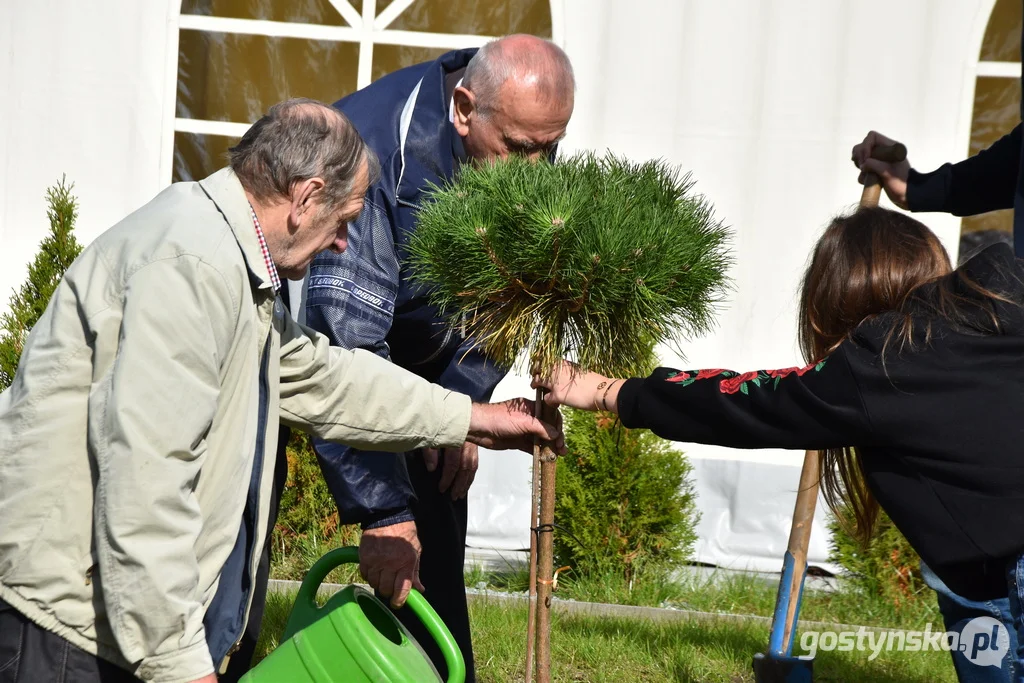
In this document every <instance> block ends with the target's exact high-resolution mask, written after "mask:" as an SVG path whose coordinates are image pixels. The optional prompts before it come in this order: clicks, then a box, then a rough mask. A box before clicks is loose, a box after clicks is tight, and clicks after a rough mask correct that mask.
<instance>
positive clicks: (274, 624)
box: [259, 577, 956, 683]
mask: <svg viewBox="0 0 1024 683" xmlns="http://www.w3.org/2000/svg"><path fill="white" fill-rule="evenodd" d="M474 578H475V577H474ZM684 588H685V586H684ZM766 590H767V593H766V592H765V591H766ZM766 596H770V597H766ZM677 597H679V596H678V595H677ZM689 597H690V600H691V602H692V603H694V604H692V605H690V606H691V607H692V608H695V609H704V610H718V609H720V608H733V609H736V611H745V613H748V614H749V613H754V612H762V613H763V612H764V611H765V610H766V609H767V610H768V611H769V612H770V609H771V605H773V604H774V591H773V589H771V587H766V586H765V585H764V582H762V581H757V580H756V579H748V578H744V577H740V578H738V579H735V580H733V579H729V580H726V581H720V582H718V585H717V586H716V587H714V588H709V587H707V586H705V587H704V590H703V594H702V596H699V597H700V598H701V599H698V596H695V595H690V596H689ZM620 602H621V600H620ZM920 602H921V605H915V606H914V607H913V609H911V610H910V611H909V612H907V613H903V618H902V619H899V620H898V621H895V622H894V621H892V618H893V616H894V615H893V612H892V608H891V607H890V608H886V607H882V606H880V605H876V604H873V603H874V601H872V600H871V599H865V598H864V597H863V596H859V597H857V596H849V595H847V596H844V595H843V594H841V593H840V594H833V595H831V596H828V595H826V594H808V595H807V596H805V600H804V607H803V617H804V618H808V619H818V618H825V619H827V620H829V621H839V619H836V618H835V617H836V615H840V614H841V615H844V616H846V617H849V618H846V619H843V620H842V621H844V622H845V623H852V624H864V623H867V622H868V621H886V622H888V623H884V624H881V625H885V626H890V627H901V628H907V629H917V628H922V627H923V624H924V623H925V621H922V620H930V621H931V622H932V623H933V625H939V624H941V620H940V619H939V618H938V615H937V613H935V614H932V612H935V610H934V608H930V609H929V608H928V605H931V604H933V603H932V601H930V600H921V601H920ZM858 604H859V605H860V611H859V612H858V611H857V606H858ZM290 607H291V596H286V595H282V594H276V593H272V594H271V595H270V596H269V600H268V604H267V611H266V616H265V618H264V624H263V626H264V627H263V639H262V642H261V646H260V648H259V652H266V651H268V650H269V649H272V648H273V647H274V646H276V644H277V639H278V637H279V635H280V633H281V631H282V629H283V628H284V623H285V621H286V619H287V615H288V610H289V609H290ZM751 608H753V609H751ZM470 613H471V618H472V622H473V640H474V648H475V650H476V661H477V674H478V678H479V680H480V681H481V682H482V683H483V682H487V683H506V682H512V681H520V680H522V673H523V662H522V658H523V654H524V653H523V641H524V639H525V631H526V606H525V604H522V603H510V601H507V600H500V599H497V598H491V599H488V598H479V599H476V600H473V601H472V602H471V603H470ZM898 613H902V610H900V611H899V612H898ZM939 628H941V626H939ZM767 642H768V626H767V625H766V624H764V623H733V622H730V623H717V622H716V623H707V622H696V621H673V622H659V623H655V622H651V621H644V620H635V619H628V618H608V617H592V616H575V615H564V614H558V613H555V614H554V615H553V619H552V647H553V653H552V665H553V669H554V680H556V681H559V682H564V683H569V682H573V683H576V682H587V683H590V682H594V683H600V682H603V681H607V682H608V683H612V682H614V683H620V682H625V681H630V682H632V681H637V682H646V681H651V682H655V681H656V682H658V683H663V682H665V681H685V682H689V681H693V682H699V683H715V682H718V681H722V682H725V683H745V682H748V681H753V674H752V672H751V658H752V657H753V654H754V653H755V652H759V651H762V650H764V648H765V646H766V644H767ZM868 657H869V653H867V652H836V651H833V652H819V653H818V655H817V658H816V660H815V664H814V666H815V680H816V681H820V682H822V683H826V682H835V683H839V682H843V683H847V682H849V683H864V682H866V681H871V682H873V683H890V682H892V683H896V682H897V681H899V682H903V683H917V682H920V683H926V682H927V683H944V682H948V683H954V682H955V681H956V677H955V675H954V672H953V667H952V664H951V662H950V657H949V653H948V652H935V651H931V652H883V653H881V654H880V655H879V657H878V658H877V659H875V660H874V661H869V660H868Z"/></svg>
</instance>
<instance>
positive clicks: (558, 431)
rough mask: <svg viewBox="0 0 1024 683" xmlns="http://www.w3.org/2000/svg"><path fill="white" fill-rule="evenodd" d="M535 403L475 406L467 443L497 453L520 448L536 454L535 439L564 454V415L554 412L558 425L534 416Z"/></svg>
mask: <svg viewBox="0 0 1024 683" xmlns="http://www.w3.org/2000/svg"><path fill="white" fill-rule="evenodd" d="M535 410H536V406H535V403H534V402H533V401H531V400H529V399H525V398H513V399H511V400H508V401H502V402H501V403H474V404H473V412H472V414H471V415H470V419H469V436H468V437H467V441H471V442H472V443H475V444H477V445H478V446H483V447H484V448H490V449H493V450H496V451H500V450H509V449H518V450H521V451H525V452H527V453H532V452H533V440H534V439H535V438H538V439H541V440H542V441H546V442H548V443H549V444H550V446H551V449H552V450H553V451H555V452H556V453H558V454H560V455H561V454H564V453H565V435H564V434H562V416H561V415H560V414H559V413H558V412H557V411H556V412H555V414H554V415H555V424H548V423H546V422H543V421H542V420H539V419H537V418H536V417H535V416H534V411H535Z"/></svg>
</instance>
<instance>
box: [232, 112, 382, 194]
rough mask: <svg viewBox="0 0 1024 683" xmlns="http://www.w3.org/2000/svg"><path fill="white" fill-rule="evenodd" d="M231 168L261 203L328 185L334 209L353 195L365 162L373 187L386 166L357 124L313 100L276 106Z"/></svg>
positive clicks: (240, 147) (235, 150)
mask: <svg viewBox="0 0 1024 683" xmlns="http://www.w3.org/2000/svg"><path fill="white" fill-rule="evenodd" d="M229 154H230V160H231V168H232V170H234V172H235V175H237V176H238V179H239V180H240V181H241V183H242V186H243V187H245V189H247V190H248V191H249V192H251V193H252V194H253V195H254V196H255V197H256V198H257V199H261V200H262V199H271V198H276V197H287V196H288V193H289V191H290V190H291V187H292V185H293V184H294V183H296V182H300V181H302V180H308V179H309V178H316V177H320V178H323V179H324V183H325V184H324V201H325V203H326V204H327V206H329V207H335V206H337V205H338V204H340V203H342V202H344V201H345V200H347V199H348V198H349V195H351V194H352V189H353V186H354V184H355V178H356V173H357V172H358V171H359V167H360V165H361V164H362V162H363V160H364V159H365V160H366V162H367V165H368V168H369V173H370V183H371V184H372V183H374V182H376V180H377V178H379V177H380V162H379V161H378V160H377V155H375V154H374V153H373V150H371V149H370V148H369V147H368V146H367V145H366V142H364V141H363V138H362V137H360V136H359V132H358V131H357V130H356V128H355V126H353V125H352V122H351V121H349V120H348V118H347V117H346V116H345V115H344V114H342V113H341V112H340V111H338V110H337V109H334V108H333V107H329V106H328V105H326V104H324V103H322V102H318V101H316V100H311V99H307V98H294V99H290V100H285V101H284V102H280V103H278V104H275V105H274V106H273V107H271V108H270V110H269V111H268V112H267V113H266V114H265V115H264V116H263V117H262V118H261V119H260V120H259V121H257V122H256V123H254V124H252V126H251V127H250V128H249V130H247V131H246V132H245V135H243V136H242V139H241V141H240V142H239V143H238V144H237V145H235V146H234V147H232V148H231V149H230V150H229Z"/></svg>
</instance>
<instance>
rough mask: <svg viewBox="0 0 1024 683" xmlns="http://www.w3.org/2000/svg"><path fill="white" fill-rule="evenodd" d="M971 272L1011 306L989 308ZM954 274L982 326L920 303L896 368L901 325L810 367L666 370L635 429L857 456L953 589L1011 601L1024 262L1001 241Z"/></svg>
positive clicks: (631, 392)
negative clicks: (842, 450)
mask: <svg viewBox="0 0 1024 683" xmlns="http://www.w3.org/2000/svg"><path fill="white" fill-rule="evenodd" d="M963 276H966V277H967V278H969V279H970V280H973V281H974V282H976V283H978V284H980V285H982V286H983V287H985V288H988V289H990V290H993V291H996V292H998V293H1000V294H1001V295H1002V296H1003V297H1005V298H1006V299H1007V301H1000V300H990V299H988V298H982V297H981V296H980V295H978V294H976V293H975V292H973V291H972V290H971V289H970V288H967V287H964V286H963V284H962V281H963V280H962V278H963ZM949 277H950V278H952V279H953V280H954V282H955V283H958V284H956V285H955V286H957V287H958V293H961V294H963V295H965V296H967V297H968V298H972V300H973V301H974V302H976V303H977V304H979V305H978V306H977V307H976V308H972V309H971V319H969V320H967V321H964V322H961V323H958V324H953V323H951V322H950V321H949V320H947V319H945V318H943V317H942V316H938V315H936V314H935V313H934V311H933V309H932V308H931V307H930V306H929V305H927V304H925V303H921V304H916V305H915V307H914V313H913V317H914V322H915V325H914V335H913V343H912V344H908V345H907V346H905V347H902V348H901V347H900V344H899V342H898V341H892V342H891V343H890V346H889V347H888V349H887V350H886V352H885V354H884V362H883V347H884V346H885V341H886V339H887V337H888V334H889V330H890V329H891V328H892V326H893V323H894V318H893V317H892V316H891V315H886V316H881V317H878V318H875V319H873V320H870V321H868V322H866V323H864V324H862V325H861V326H860V327H858V328H857V330H856V331H855V332H854V334H853V335H852V337H851V339H849V340H847V341H845V342H843V344H842V345H841V346H840V347H839V348H838V349H837V350H836V351H835V352H834V353H832V354H831V355H829V356H828V357H827V358H826V359H825V360H824V361H822V362H821V363H817V364H815V365H812V366H808V367H805V368H799V369H797V368H790V369H786V370H770V371H763V370H762V371H757V372H747V373H735V372H731V371H726V370H702V371H694V372H682V373H681V372H679V371H677V370H670V369H667V368H659V369H658V370H656V371H655V372H654V373H653V374H652V375H651V376H650V377H648V378H646V379H632V380H628V381H627V382H626V383H625V384H624V386H623V387H622V389H621V391H620V393H619V398H618V408H619V414H620V415H621V418H622V423H623V424H624V425H625V426H627V427H646V428H649V429H651V430H652V431H654V432H655V433H656V434H658V435H660V436H662V437H664V438H667V439H673V440H676V441H687V442H694V443H705V444H715V445H720V446H729V447H732V448H791V449H800V450H804V449H810V450H814V449H825V448H838V447H844V446H852V447H854V448H855V449H856V451H857V453H858V455H859V456H860V457H861V459H862V461H863V465H864V470H865V474H866V478H867V482H868V485H869V487H870V488H871V491H872V493H873V494H874V495H875V497H876V498H877V499H878V501H879V503H880V504H881V505H882V508H883V509H884V510H885V511H886V512H887V513H888V514H889V517H890V518H891V519H892V521H893V522H894V523H895V524H896V526H897V527H898V528H899V529H900V531H901V532H902V533H903V534H904V535H905V536H906V537H907V540H908V541H910V543H911V545H913V546H914V548H915V549H916V550H917V552H918V553H919V554H920V555H921V558H922V559H923V560H924V561H925V562H927V563H928V565H929V566H930V567H931V568H932V569H933V570H934V571H935V573H936V574H938V575H939V577H940V578H941V579H942V580H943V581H944V582H945V583H946V585H948V586H949V587H950V588H951V589H952V590H954V591H955V592H957V593H959V594H960V595H963V596H965V597H968V598H971V599H975V600H989V599H993V598H996V597H1000V596H1005V595H1006V594H1007V586H1006V579H1005V574H1004V570H1005V567H1006V563H1007V561H1008V560H1010V559H1013V558H1016V556H1017V555H1018V554H1020V553H1021V552H1022V551H1024V308H1022V305H1024V266H1022V263H1020V262H1018V261H1017V260H1016V259H1015V258H1014V256H1013V252H1012V251H1011V249H1010V248H1009V247H1008V246H1006V245H995V246H993V247H990V248H988V249H986V250H985V251H983V252H981V253H980V254H978V255H977V256H976V257H974V258H973V259H971V260H970V261H968V262H967V263H966V264H964V265H963V266H962V267H961V268H959V269H958V270H957V272H956V273H954V274H953V275H951V276H949ZM929 291H930V289H928V288H926V289H924V290H923V294H922V297H921V298H922V300H924V301H927V300H928V299H929V297H928V293H929ZM990 312H991V313H993V314H994V316H995V318H996V319H997V320H998V323H999V328H998V329H993V326H992V324H991V321H990V317H991V316H990V315H989V313H990ZM929 323H930V326H931V327H930V330H931V334H930V337H929V338H927V339H926V337H925V330H926V327H927V326H928V324H929Z"/></svg>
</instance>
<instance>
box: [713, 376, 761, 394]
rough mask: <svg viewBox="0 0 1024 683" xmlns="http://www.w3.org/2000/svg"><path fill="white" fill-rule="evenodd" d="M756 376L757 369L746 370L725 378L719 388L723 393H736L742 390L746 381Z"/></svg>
mask: <svg viewBox="0 0 1024 683" xmlns="http://www.w3.org/2000/svg"><path fill="white" fill-rule="evenodd" d="M755 377H757V371H752V372H744V373H743V374H742V375H737V376H736V377H730V378H728V379H723V380H722V381H721V382H720V383H719V385H718V390H719V391H721V392H722V393H723V394H735V393H736V392H737V391H739V390H740V387H741V386H742V385H743V383H744V382H748V381H750V380H752V379H754V378H755Z"/></svg>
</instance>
